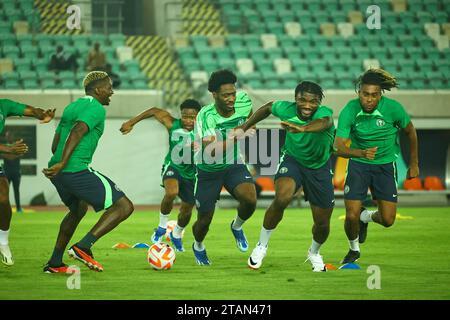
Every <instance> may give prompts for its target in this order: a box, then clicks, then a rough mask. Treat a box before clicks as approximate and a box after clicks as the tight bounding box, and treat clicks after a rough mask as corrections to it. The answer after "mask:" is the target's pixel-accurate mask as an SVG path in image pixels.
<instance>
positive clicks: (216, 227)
mask: <svg viewBox="0 0 450 320" xmlns="http://www.w3.org/2000/svg"><path fill="white" fill-rule="evenodd" d="M398 212H399V213H400V215H401V216H407V218H408V217H412V219H398V220H397V221H396V222H395V224H394V226H393V227H391V228H388V229H385V228H383V227H381V226H379V225H376V224H370V226H369V232H368V237H367V241H366V243H365V244H363V245H361V258H360V260H359V261H358V264H359V265H360V266H361V270H337V271H330V272H326V273H324V272H323V273H313V272H312V271H311V267H310V264H309V262H307V263H303V261H304V260H305V257H306V252H307V249H308V247H309V245H310V243H311V226H312V217H311V212H310V210H309V209H288V210H286V212H285V215H284V219H283V220H282V221H281V223H280V225H279V226H278V228H277V229H276V230H275V232H274V233H273V234H272V237H271V240H270V243H269V249H268V254H267V256H266V258H265V260H264V263H263V266H262V268H261V269H260V270H258V271H254V270H251V269H249V268H248V267H247V258H248V256H249V254H250V252H251V250H252V249H253V246H254V245H255V243H256V242H257V240H258V237H259V231H260V228H261V223H262V218H263V215H264V210H262V209H258V210H257V211H256V213H255V214H254V216H253V217H252V218H251V219H250V220H249V221H247V223H246V224H245V226H244V230H245V232H246V235H247V238H248V240H249V244H250V249H249V252H248V253H241V252H239V251H238V249H237V248H236V246H235V243H234V239H233V237H232V234H231V232H230V230H229V227H230V222H231V220H232V219H233V218H234V216H235V211H234V210H217V211H216V213H215V216H214V219H213V222H212V224H211V227H210V231H209V233H208V235H207V238H206V240H205V245H206V248H207V252H208V255H209V258H210V260H211V261H212V265H211V266H210V267H204V266H203V267H201V266H198V265H197V264H196V263H195V260H194V257H193V253H192V250H191V245H192V241H193V237H192V231H191V226H192V223H193V221H194V220H195V217H193V218H192V220H191V223H190V224H189V226H188V227H187V229H186V233H185V236H184V245H185V248H186V250H187V251H186V252H183V253H177V258H176V261H175V264H174V266H173V268H172V269H171V270H168V271H154V270H152V269H151V268H150V266H149V265H148V263H147V261H146V250H145V249H112V246H113V245H114V244H115V243H117V242H126V243H129V244H134V243H136V242H147V243H148V241H149V237H150V235H151V232H152V230H153V228H154V227H155V226H156V225H157V221H158V213H157V212H156V211H153V212H150V211H136V212H135V213H134V214H133V215H132V216H131V217H130V218H129V219H128V220H126V221H125V222H123V223H122V224H121V225H119V226H118V227H117V228H116V229H115V230H113V231H112V232H111V233H110V234H107V235H106V236H105V237H103V238H102V239H100V240H99V241H98V242H97V243H96V244H95V246H94V248H93V252H94V255H95V257H96V259H98V260H99V261H100V262H101V263H102V264H103V266H104V269H105V271H104V272H102V273H96V272H93V271H90V270H88V269H87V268H86V267H84V266H83V265H82V264H80V263H78V262H75V261H73V260H70V259H69V258H68V257H67V255H65V258H64V260H65V262H66V263H68V264H70V265H77V266H79V268H80V270H81V273H80V282H79V284H80V289H68V287H67V280H68V279H69V275H64V274H44V273H43V272H42V266H43V264H44V263H45V262H46V261H47V260H48V258H49V257H50V254H51V251H52V249H53V245H54V241H55V238H56V234H57V232H58V229H59V223H60V221H61V220H62V218H63V216H64V213H63V212H35V213H25V214H14V216H13V222H12V228H11V230H12V231H11V235H10V246H11V249H12V251H13V254H14V257H15V265H14V266H12V267H6V266H3V265H1V266H0V288H1V290H0V299H1V300H6V299H150V300H165V299H169V300H209V299H217V300H240V299H255V300H265V299H275V300H300V299H402V300H403V299H450V291H449V288H450V256H449V252H450V250H449V247H450V245H449V243H450V241H449V240H450V234H449V226H450V208H449V207H446V208H400V209H399V210H398ZM343 214H344V209H342V208H337V209H335V211H334V213H333V216H332V222H331V232H330V236H329V238H328V241H327V242H326V243H325V245H324V246H323V247H322V249H321V254H322V255H323V257H324V260H325V263H331V264H333V265H336V266H339V261H340V260H341V259H342V258H343V256H344V255H345V254H346V252H347V250H348V244H347V241H346V237H345V233H344V229H343V220H341V219H339V217H340V216H342V215H343ZM98 217H99V215H98V214H95V213H93V212H89V213H88V214H87V215H86V217H85V218H84V219H83V220H82V222H81V224H80V226H79V228H78V230H77V232H76V233H75V235H74V238H73V239H74V240H76V241H77V240H79V239H80V238H81V237H82V236H84V234H85V233H86V232H87V231H88V230H89V229H90V228H91V227H92V226H93V224H94V223H95V222H96V221H97V219H98ZM171 219H176V210H174V211H173V212H172V215H171ZM371 265H375V266H378V267H379V270H380V278H379V279H380V287H381V288H380V289H369V288H368V286H367V283H368V279H369V277H371V276H373V274H372V273H368V272H367V270H368V267H369V266H371ZM369 282H370V281H369Z"/></svg>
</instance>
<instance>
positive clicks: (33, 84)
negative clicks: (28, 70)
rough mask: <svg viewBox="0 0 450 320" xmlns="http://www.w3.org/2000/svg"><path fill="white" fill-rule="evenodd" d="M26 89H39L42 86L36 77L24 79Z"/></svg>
mask: <svg viewBox="0 0 450 320" xmlns="http://www.w3.org/2000/svg"><path fill="white" fill-rule="evenodd" d="M22 84H23V88H24V89H39V88H40V87H41V86H40V84H39V82H38V81H37V80H36V79H26V80H24V81H22Z"/></svg>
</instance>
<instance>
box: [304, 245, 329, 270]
mask: <svg viewBox="0 0 450 320" xmlns="http://www.w3.org/2000/svg"><path fill="white" fill-rule="evenodd" d="M308 260H309V262H311V265H312V270H313V271H314V272H324V271H327V268H326V267H325V264H324V263H323V259H322V256H321V255H320V254H318V253H312V252H311V251H309V250H308V258H306V260H305V262H306V261H308Z"/></svg>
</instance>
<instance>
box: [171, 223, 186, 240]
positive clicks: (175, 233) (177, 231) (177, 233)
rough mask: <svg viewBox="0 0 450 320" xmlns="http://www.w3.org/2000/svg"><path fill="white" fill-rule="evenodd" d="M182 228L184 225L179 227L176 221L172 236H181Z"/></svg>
mask: <svg viewBox="0 0 450 320" xmlns="http://www.w3.org/2000/svg"><path fill="white" fill-rule="evenodd" d="M183 230H184V227H180V226H179V225H178V223H177V225H176V226H175V228H174V229H173V236H174V237H175V238H181V237H182V235H183Z"/></svg>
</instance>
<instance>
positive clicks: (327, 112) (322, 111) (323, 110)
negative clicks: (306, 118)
mask: <svg viewBox="0 0 450 320" xmlns="http://www.w3.org/2000/svg"><path fill="white" fill-rule="evenodd" d="M327 117H330V118H331V117H333V110H331V109H330V108H327V107H325V106H320V107H319V109H318V110H317V111H316V113H315V114H314V119H321V118H327Z"/></svg>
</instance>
